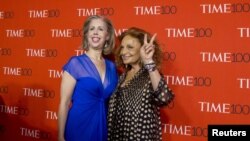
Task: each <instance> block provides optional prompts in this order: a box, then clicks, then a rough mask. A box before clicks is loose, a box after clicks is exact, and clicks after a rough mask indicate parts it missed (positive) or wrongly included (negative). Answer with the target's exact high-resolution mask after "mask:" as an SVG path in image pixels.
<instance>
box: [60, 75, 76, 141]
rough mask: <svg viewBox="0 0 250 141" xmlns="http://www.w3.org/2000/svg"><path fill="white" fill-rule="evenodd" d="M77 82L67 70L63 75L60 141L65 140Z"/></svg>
mask: <svg viewBox="0 0 250 141" xmlns="http://www.w3.org/2000/svg"><path fill="white" fill-rule="evenodd" d="M75 84H76V80H75V79H74V78H73V77H72V76H71V75H70V74H69V73H68V72H66V71H65V72H64V73H63V75H62V81H61V88H60V103H59V109H58V141H65V139H64V132H65V124H66V120H67V116H68V111H69V105H70V102H71V97H72V93H73V90H74V88H75Z"/></svg>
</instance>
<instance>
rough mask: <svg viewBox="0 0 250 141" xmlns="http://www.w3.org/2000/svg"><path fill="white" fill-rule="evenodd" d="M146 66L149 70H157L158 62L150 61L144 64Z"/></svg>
mask: <svg viewBox="0 0 250 141" xmlns="http://www.w3.org/2000/svg"><path fill="white" fill-rule="evenodd" d="M144 68H145V69H146V70H148V71H149V72H152V71H155V69H156V64H155V63H154V62H153V63H148V64H145V65H144Z"/></svg>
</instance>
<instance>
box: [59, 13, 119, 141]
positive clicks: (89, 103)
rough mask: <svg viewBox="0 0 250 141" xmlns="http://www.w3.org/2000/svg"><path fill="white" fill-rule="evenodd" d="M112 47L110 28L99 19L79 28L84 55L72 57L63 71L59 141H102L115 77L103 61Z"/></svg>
mask: <svg viewBox="0 0 250 141" xmlns="http://www.w3.org/2000/svg"><path fill="white" fill-rule="evenodd" d="M114 46H115V35H114V27H113V25H112V23H111V21H110V20H109V19H107V18H105V17H101V16H90V17H88V18H87V20H86V21H85V23H84V25H83V48H84V50H85V51H86V52H85V54H83V55H80V56H73V57H71V58H70V59H69V61H68V62H67V63H66V64H65V65H64V67H63V70H64V72H63V75H62V81H61V90H60V92H61V95H60V104H59V111H58V140H59V141H106V140H107V108H108V106H107V104H108V99H109V97H110V95H111V94H112V92H113V90H114V89H115V87H116V85H117V81H118V74H117V71H116V66H115V64H114V63H113V62H112V61H111V60H108V59H107V58H104V55H108V54H109V53H111V52H112V49H113V48H114Z"/></svg>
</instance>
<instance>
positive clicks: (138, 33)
mask: <svg viewBox="0 0 250 141" xmlns="http://www.w3.org/2000/svg"><path fill="white" fill-rule="evenodd" d="M145 34H147V37H148V42H149V41H150V40H151V38H152V35H151V34H150V33H149V32H147V31H145V30H143V29H140V28H138V27H131V28H129V29H128V30H126V31H124V32H122V34H121V35H120V36H118V41H119V42H120V43H121V41H122V39H123V38H124V37H125V36H128V35H129V36H131V37H134V38H137V39H138V40H139V42H140V44H141V46H142V45H143V43H144V35H145ZM153 44H154V45H155V52H154V55H153V60H154V62H155V63H156V66H157V67H158V68H159V67H160V64H161V58H162V51H161V49H160V45H159V43H158V41H157V40H154V42H153ZM120 51H121V47H120V46H118V47H117V48H116V51H115V61H116V64H117V67H122V68H123V69H126V70H127V69H130V68H131V66H125V65H124V64H123V61H122V58H121V56H120ZM141 65H143V64H141Z"/></svg>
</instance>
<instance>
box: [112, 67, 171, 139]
mask: <svg viewBox="0 0 250 141" xmlns="http://www.w3.org/2000/svg"><path fill="white" fill-rule="evenodd" d="M125 76H126V73H124V74H122V75H121V76H120V80H119V83H118V87H117V89H116V90H115V92H114V93H113V95H112V96H111V98H110V101H109V112H108V140H109V141H161V140H162V133H161V120H160V107H161V106H164V105H167V104H168V103H170V102H171V101H172V99H173V98H174V94H173V93H172V91H171V90H170V89H169V88H168V87H167V85H166V83H165V81H164V78H163V77H162V78H161V80H160V82H159V85H158V88H157V90H156V91H154V90H153V87H152V84H151V81H150V77H149V73H148V71H147V70H146V69H144V68H142V69H140V70H139V71H138V72H137V73H136V75H135V76H134V77H133V78H132V79H131V80H130V82H129V83H128V84H127V85H125V86H123V87H122V86H121V84H122V83H123V81H124V80H125Z"/></svg>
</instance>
